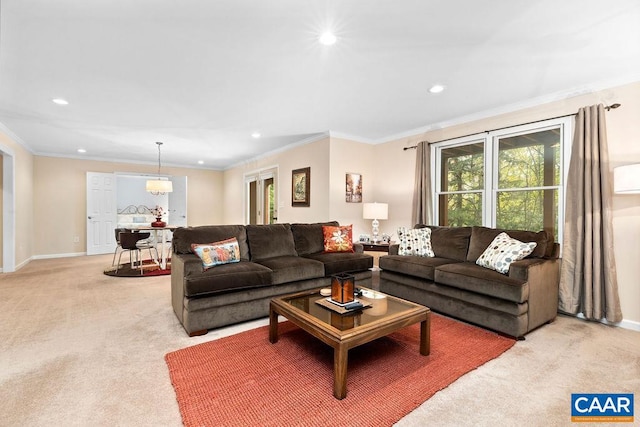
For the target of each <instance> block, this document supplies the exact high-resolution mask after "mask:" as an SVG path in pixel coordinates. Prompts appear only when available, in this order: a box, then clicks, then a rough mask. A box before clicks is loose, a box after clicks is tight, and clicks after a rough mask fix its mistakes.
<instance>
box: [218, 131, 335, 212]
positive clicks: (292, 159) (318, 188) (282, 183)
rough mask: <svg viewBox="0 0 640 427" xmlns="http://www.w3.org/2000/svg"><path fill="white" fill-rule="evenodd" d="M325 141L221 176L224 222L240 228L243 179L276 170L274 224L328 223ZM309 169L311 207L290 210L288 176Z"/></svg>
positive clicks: (243, 207)
mask: <svg viewBox="0 0 640 427" xmlns="http://www.w3.org/2000/svg"><path fill="white" fill-rule="evenodd" d="M329 150H330V144H329V138H323V139H320V140H318V141H315V142H311V143H309V144H304V145H300V146H297V147H293V148H291V149H290V150H287V151H285V152H282V153H276V154H273V155H270V156H265V157H264V158H261V159H258V160H254V161H251V162H249V163H247V164H245V165H242V166H238V167H235V168H231V169H229V170H226V171H225V172H224V187H225V193H224V200H225V202H224V215H223V216H224V222H225V223H226V224H244V223H245V221H244V210H245V203H244V176H245V175H247V174H250V173H254V172H257V171H259V170H261V169H266V168H271V167H277V168H278V202H277V204H278V222H280V223H291V222H316V221H327V220H328V219H329V214H330V210H329V195H330V192H329V191H327V189H328V187H329V164H330V160H329ZM306 167H310V168H311V197H310V199H309V200H310V202H311V206H309V207H292V206H291V172H292V171H293V170H294V169H301V168H306Z"/></svg>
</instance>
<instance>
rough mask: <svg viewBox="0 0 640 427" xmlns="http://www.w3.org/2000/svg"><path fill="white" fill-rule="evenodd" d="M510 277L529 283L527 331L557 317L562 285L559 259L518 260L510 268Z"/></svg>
mask: <svg viewBox="0 0 640 427" xmlns="http://www.w3.org/2000/svg"><path fill="white" fill-rule="evenodd" d="M509 277H512V278H514V279H518V280H524V281H526V282H527V283H528V284H529V299H528V305H529V325H528V327H527V331H530V330H532V329H534V328H536V327H538V326H540V325H542V324H544V323H546V322H548V321H550V320H553V319H555V318H556V315H557V312H558V288H559V285H560V262H559V260H558V259H542V258H527V259H523V260H520V261H516V262H514V263H512V264H511V266H510V268H509Z"/></svg>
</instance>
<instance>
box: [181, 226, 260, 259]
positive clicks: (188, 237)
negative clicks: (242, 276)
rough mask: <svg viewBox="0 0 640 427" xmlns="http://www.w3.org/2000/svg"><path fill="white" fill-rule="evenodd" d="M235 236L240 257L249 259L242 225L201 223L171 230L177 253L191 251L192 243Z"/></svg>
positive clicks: (217, 240) (188, 252)
mask: <svg viewBox="0 0 640 427" xmlns="http://www.w3.org/2000/svg"><path fill="white" fill-rule="evenodd" d="M232 237H235V238H236V239H237V240H238V246H239V248H240V259H241V260H245V261H248V260H249V245H248V244H247V233H246V231H245V226H244V225H202V226H198V227H180V228H177V229H176V230H175V231H174V232H173V239H172V245H173V251H174V252H175V253H177V254H190V253H193V251H192V250H191V245H192V244H193V243H211V242H219V241H221V240H225V239H230V238H232Z"/></svg>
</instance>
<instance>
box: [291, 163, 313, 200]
mask: <svg viewBox="0 0 640 427" xmlns="http://www.w3.org/2000/svg"><path fill="white" fill-rule="evenodd" d="M310 195H311V168H302V169H294V170H293V171H291V206H302V207H309V206H310V205H311V203H310V200H309V197H310Z"/></svg>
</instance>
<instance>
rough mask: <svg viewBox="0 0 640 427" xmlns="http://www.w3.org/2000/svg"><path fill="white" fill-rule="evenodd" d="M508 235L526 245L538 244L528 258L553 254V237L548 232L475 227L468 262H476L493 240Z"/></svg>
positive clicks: (472, 232)
mask: <svg viewBox="0 0 640 427" xmlns="http://www.w3.org/2000/svg"><path fill="white" fill-rule="evenodd" d="M503 232H505V233H507V234H508V235H509V237H511V238H513V239H516V240H519V241H521V242H524V243H528V242H536V243H537V245H536V247H535V249H534V250H533V252H532V253H531V254H530V255H529V256H528V258H545V257H550V256H551V255H552V252H553V243H554V242H553V235H552V234H551V233H549V232H547V231H538V232H535V231H523V230H502V229H498V228H487V227H473V229H472V230H471V240H470V242H469V253H468V254H467V261H470V262H476V261H477V260H478V258H479V257H480V255H482V253H483V252H484V251H485V249H487V247H488V246H489V245H490V244H491V242H492V241H493V239H495V238H496V236H497V235H498V234H500V233H503Z"/></svg>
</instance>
